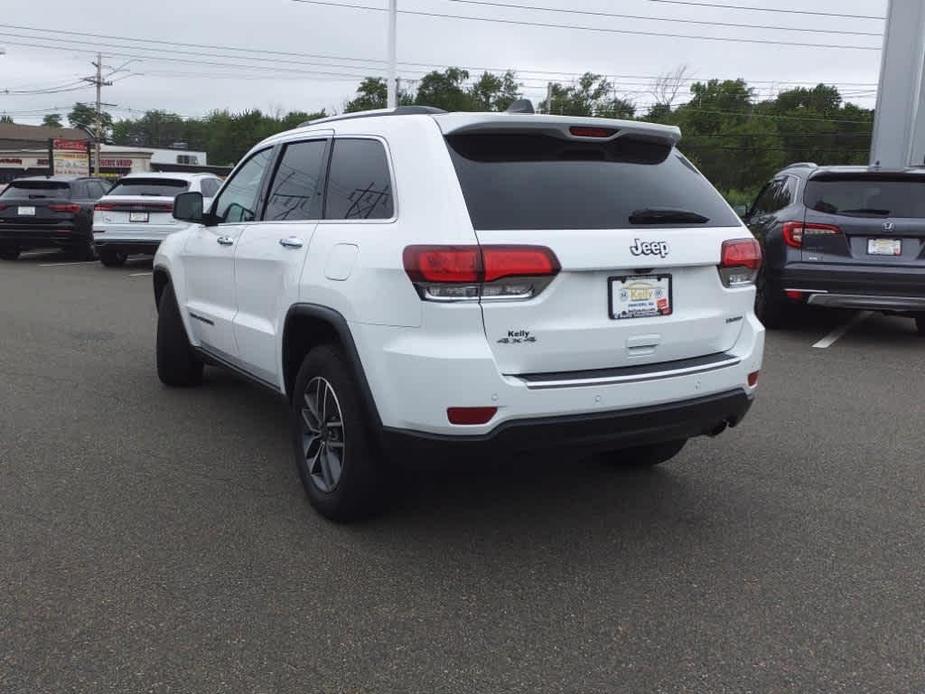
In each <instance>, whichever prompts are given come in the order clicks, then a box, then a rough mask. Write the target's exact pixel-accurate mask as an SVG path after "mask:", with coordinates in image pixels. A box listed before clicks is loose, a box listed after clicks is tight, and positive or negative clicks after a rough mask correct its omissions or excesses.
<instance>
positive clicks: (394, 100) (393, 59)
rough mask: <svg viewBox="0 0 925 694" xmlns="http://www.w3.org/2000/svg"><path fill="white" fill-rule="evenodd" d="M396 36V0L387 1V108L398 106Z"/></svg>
mask: <svg viewBox="0 0 925 694" xmlns="http://www.w3.org/2000/svg"><path fill="white" fill-rule="evenodd" d="M397 34H398V0H389V77H388V80H389V84H388V92H387V93H388V100H387V102H386V105H387V106H388V108H395V107H396V106H398V65H397V60H398V58H397V49H396V43H397Z"/></svg>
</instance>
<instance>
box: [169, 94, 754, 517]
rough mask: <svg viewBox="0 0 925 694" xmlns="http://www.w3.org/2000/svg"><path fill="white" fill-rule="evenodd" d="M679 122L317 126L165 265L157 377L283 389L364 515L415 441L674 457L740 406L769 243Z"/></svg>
mask: <svg viewBox="0 0 925 694" xmlns="http://www.w3.org/2000/svg"><path fill="white" fill-rule="evenodd" d="M679 138H680V132H679V131H678V130H677V129H676V128H672V127H665V126H660V125H650V124H646V123H639V122H625V121H619V120H603V119H593V118H574V117H559V116H541V115H532V114H528V113H491V114H488V113H444V112H442V111H437V110H436V109H429V108H425V107H404V108H399V109H396V110H394V111H378V112H369V113H361V114H352V115H347V116H342V117H334V118H328V119H325V120H321V121H315V122H312V123H309V124H307V125H306V126H303V127H301V128H298V129H296V130H293V131H290V132H287V133H283V134H281V135H277V136H275V137H271V138H270V139H268V140H266V141H264V142H262V143H261V144H259V145H258V146H256V147H255V148H254V149H253V150H251V152H250V153H249V154H248V155H247V156H246V157H245V158H244V159H243V160H242V162H241V163H240V164H239V165H238V167H237V168H236V169H235V171H234V172H233V173H232V175H231V177H230V178H229V179H228V181H227V182H226V183H225V185H224V187H223V188H222V190H221V191H219V193H218V195H217V197H216V198H215V200H214V202H213V204H212V206H211V208H210V209H208V210H206V211H205V212H204V211H203V208H202V198H201V196H200V195H199V194H196V193H186V194H183V195H180V196H178V197H177V200H176V205H175V214H176V215H177V216H178V217H180V218H181V219H185V220H187V221H190V222H194V224H192V225H191V226H190V227H189V228H187V229H185V230H183V231H181V232H179V233H176V234H173V235H171V236H169V237H168V238H167V239H166V240H165V241H164V243H163V244H162V245H161V247H160V250H159V251H158V253H157V256H156V258H155V263H154V267H155V270H154V293H155V299H156V301H157V304H158V307H159V318H158V333H157V369H158V375H159V376H160V378H161V380H162V381H163V382H164V383H166V384H168V385H172V386H188V385H194V384H198V383H200V381H201V379H202V372H203V364H213V365H221V366H224V367H227V368H230V369H232V370H234V371H236V372H238V373H239V374H242V375H244V376H246V377H248V378H249V379H251V380H253V381H256V382H257V383H260V384H263V385H265V386H267V387H269V388H271V389H272V390H274V391H276V392H278V393H282V394H283V395H285V396H286V397H287V398H288V401H289V403H290V406H291V427H292V439H293V444H294V449H295V460H296V464H297V466H298V470H299V473H300V476H301V478H302V482H303V484H304V485H305V489H306V491H307V493H308V496H309V499H310V500H311V502H312V504H313V505H314V506H315V507H316V509H317V510H318V511H319V512H320V513H322V514H323V515H325V516H327V517H328V518H331V519H335V520H341V521H345V520H350V519H354V518H357V517H359V516H363V515H365V514H368V513H369V512H370V511H371V510H373V509H375V508H376V507H377V502H379V501H380V500H381V497H382V496H383V491H382V489H383V480H384V478H385V475H384V474H383V472H384V469H385V466H386V465H387V461H388V460H392V459H394V454H395V453H396V452H397V451H402V452H406V451H409V450H425V451H427V450H433V449H438V448H440V447H443V446H452V447H455V448H459V449H463V450H469V451H472V452H504V451H512V450H530V449H547V448H550V447H554V446H567V447H570V448H571V449H572V450H589V451H590V450H597V451H604V452H608V453H609V455H610V456H611V458H612V460H613V461H614V462H616V463H623V464H637V465H653V464H657V463H660V462H663V461H665V460H668V459H669V458H671V457H672V456H673V455H675V454H676V453H677V452H678V451H680V450H681V447H682V446H683V445H684V443H685V441H687V439H689V438H691V437H694V436H699V435H703V434H708V435H716V434H718V433H720V432H721V431H723V429H725V428H726V427H727V426H732V425H735V424H737V423H738V422H740V421H741V419H742V418H743V416H744V415H745V413H746V411H747V410H748V409H749V406H750V404H751V402H752V398H753V396H754V394H755V388H756V385H757V379H758V371H759V368H760V366H761V359H762V351H763V345H764V329H763V327H762V326H761V324H760V323H759V322H758V320H757V319H756V318H755V315H754V313H753V310H752V309H753V306H754V301H755V289H754V284H753V283H754V279H755V275H756V273H757V271H758V268H759V265H760V262H761V258H760V250H759V248H758V244H757V243H756V241H755V240H754V239H753V238H752V237H751V236H750V235H749V233H748V230H747V229H746V228H745V227H744V226H743V225H742V223H741V222H740V221H739V219H738V217H737V216H736V215H735V214H734V213H733V211H732V210H731V209H730V207H729V206H728V205H727V204H726V203H725V202H724V200H723V199H722V198H721V197H720V195H719V194H718V193H717V192H716V190H715V189H714V188H713V187H712V186H711V185H710V184H709V183H708V182H707V180H706V179H705V178H704V177H703V176H702V175H701V174H700V173H699V172H698V171H697V170H696V169H695V168H694V166H693V165H692V164H691V163H690V162H689V161H688V160H687V159H685V158H684V156H683V155H682V154H680V153H679V152H678V151H677V150H676V149H675V144H676V143H677V141H678V140H679Z"/></svg>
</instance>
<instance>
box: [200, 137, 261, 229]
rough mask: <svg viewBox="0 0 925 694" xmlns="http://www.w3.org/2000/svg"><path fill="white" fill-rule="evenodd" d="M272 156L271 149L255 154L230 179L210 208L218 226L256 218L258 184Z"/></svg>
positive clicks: (258, 197)
mask: <svg viewBox="0 0 925 694" xmlns="http://www.w3.org/2000/svg"><path fill="white" fill-rule="evenodd" d="M272 156H273V149H272V148H269V149H264V150H261V151H259V152H257V154H255V155H254V156H252V157H251V158H250V159H248V160H247V162H245V163H244V165H243V166H241V168H240V169H238V170H237V171H236V172H235V174H234V176H232V177H231V179H230V180H229V181H228V185H227V186H225V190H223V191H222V194H221V195H220V196H219V197H218V198H216V200H215V204H214V205H213V206H212V212H213V213H214V214H215V216H216V217H218V222H219V224H222V223H225V224H235V223H238V222H252V221H254V219H256V218H257V204H258V202H259V199H260V184H261V183H262V182H263V174H264V173H265V172H266V169H267V166H268V165H269V163H270V159H271V158H272Z"/></svg>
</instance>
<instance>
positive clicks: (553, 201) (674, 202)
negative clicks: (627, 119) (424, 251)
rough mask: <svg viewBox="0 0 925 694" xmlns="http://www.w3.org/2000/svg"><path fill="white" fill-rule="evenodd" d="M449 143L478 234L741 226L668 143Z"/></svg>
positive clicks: (471, 138) (486, 139) (459, 138)
mask: <svg viewBox="0 0 925 694" xmlns="http://www.w3.org/2000/svg"><path fill="white" fill-rule="evenodd" d="M447 144H448V145H449V149H450V155H451V157H452V159H453V164H454V166H455V167H456V173H457V176H458V177H459V182H460V185H461V187H462V192H463V195H464V197H465V199H466V204H467V206H468V208H469V215H470V217H471V219H472V225H473V226H474V227H475V229H476V230H490V229H497V230H508V229H525V230H529V229H537V230H538V229H620V228H632V227H634V226H636V225H640V224H659V225H660V226H669V227H677V226H681V227H683V226H729V227H732V226H740V225H741V222H740V220H739V219H738V217H737V216H736V215H735V213H734V212H732V210H730V209H729V206H728V205H727V204H726V203H725V201H724V200H723V198H722V197H721V196H720V194H719V193H718V192H717V191H716V189H714V188H713V186H712V185H710V183H709V182H708V181H707V180H706V178H704V177H703V175H702V174H700V172H698V171H697V169H696V168H694V166H693V165H692V164H691V163H690V162H688V161H687V159H686V158H685V157H684V156H683V155H682V154H680V153H679V152H678V151H677V150H675V149H674V148H673V147H671V146H670V145H666V144H663V143H659V142H651V141H644V140H641V139H636V138H631V137H623V138H618V139H616V140H613V141H608V142H600V143H597V142H584V141H573V140H565V139H559V138H557V137H553V136H550V135H538V134H528V133H518V134H494V133H492V134H464V135H450V136H449V137H447ZM673 213H677V214H673ZM684 218H687V219H686V220H685V221H678V220H683V219H684ZM660 219H663V220H665V221H664V223H659V222H658V220H660ZM694 220H696V221H694Z"/></svg>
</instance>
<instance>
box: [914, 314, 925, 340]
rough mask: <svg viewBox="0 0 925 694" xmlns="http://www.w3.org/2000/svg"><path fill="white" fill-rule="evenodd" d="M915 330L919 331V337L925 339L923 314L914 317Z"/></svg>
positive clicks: (924, 315)
mask: <svg viewBox="0 0 925 694" xmlns="http://www.w3.org/2000/svg"><path fill="white" fill-rule="evenodd" d="M915 329H916V330H918V331H919V336H920V337H925V313H919V314H918V315H917V316H916V317H915Z"/></svg>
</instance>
